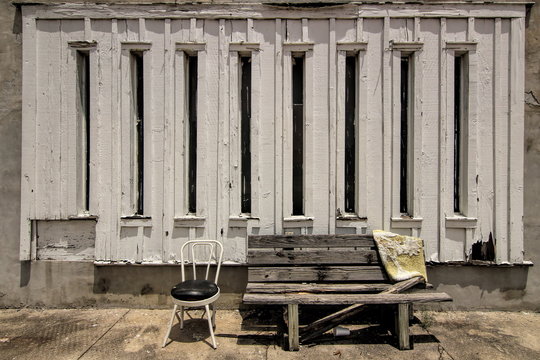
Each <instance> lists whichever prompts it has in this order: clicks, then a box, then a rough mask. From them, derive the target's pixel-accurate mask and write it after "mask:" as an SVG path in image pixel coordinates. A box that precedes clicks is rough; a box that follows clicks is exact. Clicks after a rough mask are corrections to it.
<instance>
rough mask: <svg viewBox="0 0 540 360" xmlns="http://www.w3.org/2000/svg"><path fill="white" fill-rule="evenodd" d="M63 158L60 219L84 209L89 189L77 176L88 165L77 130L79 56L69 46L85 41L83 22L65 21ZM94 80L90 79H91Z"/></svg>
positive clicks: (78, 122)
mask: <svg viewBox="0 0 540 360" xmlns="http://www.w3.org/2000/svg"><path fill="white" fill-rule="evenodd" d="M60 27H61V34H60V36H61V44H60V54H61V76H62V79H61V86H60V92H61V95H60V97H61V98H60V103H61V114H62V115H61V120H62V121H61V130H60V131H61V137H62V140H61V144H62V148H61V154H62V155H61V157H60V187H61V205H60V216H61V217H62V218H67V216H69V215H76V214H77V213H78V211H79V210H82V201H80V200H79V199H84V194H85V189H84V187H83V186H80V184H82V183H83V181H82V179H81V175H82V174H77V166H78V165H79V166H81V163H83V164H82V166H85V164H86V161H84V159H85V157H84V156H82V152H81V151H77V148H80V149H82V148H83V147H84V145H83V144H82V141H81V140H82V139H80V140H79V138H78V136H77V132H78V131H77V130H78V128H80V127H81V125H82V124H80V121H79V117H78V113H77V98H76V93H77V56H76V55H77V53H76V51H75V50H73V49H70V48H69V46H68V42H69V41H73V40H81V39H84V21H83V20H61V25H60ZM89 81H90V80H89Z"/></svg>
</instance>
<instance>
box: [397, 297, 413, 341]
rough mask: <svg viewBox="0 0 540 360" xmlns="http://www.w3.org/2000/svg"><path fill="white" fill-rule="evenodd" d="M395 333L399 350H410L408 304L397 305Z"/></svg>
mask: <svg viewBox="0 0 540 360" xmlns="http://www.w3.org/2000/svg"><path fill="white" fill-rule="evenodd" d="M396 332H397V337H398V342H399V349H400V350H410V349H411V343H410V339H409V304H398V305H397V314H396Z"/></svg>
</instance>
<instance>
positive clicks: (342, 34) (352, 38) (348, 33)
mask: <svg viewBox="0 0 540 360" xmlns="http://www.w3.org/2000/svg"><path fill="white" fill-rule="evenodd" d="M335 22H336V25H335V41H336V42H356V41H360V40H357V39H356V21H355V20H349V19H335Z"/></svg>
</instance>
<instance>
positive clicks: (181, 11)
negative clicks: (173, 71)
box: [25, 3, 525, 19]
mask: <svg viewBox="0 0 540 360" xmlns="http://www.w3.org/2000/svg"><path fill="white" fill-rule="evenodd" d="M25 7H28V8H32V9H33V10H34V13H35V17H36V18H38V19H64V18H70V19H74V18H85V17H87V18H99V19H113V18H117V19H130V18H131V19H132V18H147V19H153V18H169V19H174V18H183V19H187V18H210V19H245V18H252V19H276V18H282V19H324V18H336V19H351V18H357V17H364V18H383V17H385V16H389V17H427V18H439V17H445V18H469V17H483V18H497V17H500V18H509V17H510V18H516V17H525V4H485V3H478V4H462V3H461V4H433V5H423V4H360V5H357V4H348V5H343V6H334V7H328V8H315V9H306V8H302V9H294V8H278V7H274V6H268V5H262V4H204V5H202V4H197V5H192V4H183V5H167V4H146V5H145V4H123V5H121V4H118V5H110V4H92V5H91V6H89V5H87V4H54V5H25Z"/></svg>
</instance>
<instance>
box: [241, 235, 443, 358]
mask: <svg viewBox="0 0 540 360" xmlns="http://www.w3.org/2000/svg"><path fill="white" fill-rule="evenodd" d="M247 255H248V256H247V258H248V264H249V267H248V285H247V288H246V293H245V294H244V298H243V300H244V303H245V304H260V305H270V304H272V305H283V307H284V310H283V320H284V322H285V323H286V324H287V325H286V327H287V328H288V345H289V346H288V347H289V350H291V351H297V350H299V349H300V343H306V342H308V341H311V340H313V339H315V338H317V337H319V336H321V335H322V334H324V333H325V332H327V331H328V330H331V329H332V328H335V327H336V326H338V325H340V324H342V323H343V322H344V321H346V320H347V319H349V318H350V317H352V316H355V315H357V314H359V313H360V312H361V311H362V310H364V309H365V308H366V306H365V305H368V304H377V305H384V304H388V305H392V306H394V308H396V309H397V310H396V311H395V312H392V315H394V316H393V317H394V318H393V319H392V320H390V319H389V320H390V321H389V322H390V323H391V325H390V326H391V327H393V329H392V332H393V334H395V335H396V336H397V338H398V343H399V345H398V346H399V348H400V349H410V348H412V340H411V338H410V336H409V316H410V314H411V310H412V308H411V304H412V303H415V302H418V303H424V302H438V301H452V298H451V297H450V296H449V295H448V294H446V293H429V292H420V293H406V294H405V293H404V292H405V291H406V290H409V289H411V288H412V287H414V286H415V285H418V284H420V283H424V280H423V279H422V278H420V277H416V278H413V279H409V280H405V281H402V282H399V283H397V284H392V283H391V281H390V280H389V279H388V276H387V274H386V271H385V269H384V266H383V264H382V263H381V261H380V258H379V254H378V253H377V250H376V245H375V241H374V239H373V236H372V235H367V234H351V235H251V236H249V238H248V254H247ZM424 287H427V285H426V284H424ZM299 305H347V307H345V308H344V309H343V310H340V311H337V312H335V313H333V314H331V315H328V316H325V317H324V318H322V319H319V320H317V321H315V322H313V323H311V324H309V325H307V326H304V327H302V328H300V327H299V319H298V307H299ZM286 344H287V343H286V342H285V344H284V345H285V347H286Z"/></svg>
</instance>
